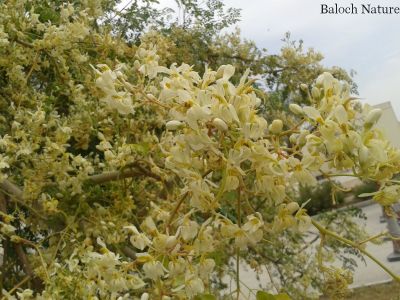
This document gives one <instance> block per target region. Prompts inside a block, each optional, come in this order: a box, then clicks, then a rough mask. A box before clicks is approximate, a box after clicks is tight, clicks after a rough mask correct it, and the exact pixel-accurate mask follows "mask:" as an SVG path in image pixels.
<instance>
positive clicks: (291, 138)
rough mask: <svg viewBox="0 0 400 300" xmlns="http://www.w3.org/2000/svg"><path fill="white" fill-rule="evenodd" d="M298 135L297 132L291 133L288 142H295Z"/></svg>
mask: <svg viewBox="0 0 400 300" xmlns="http://www.w3.org/2000/svg"><path fill="white" fill-rule="evenodd" d="M298 137H299V135H298V134H292V135H291V136H290V137H289V141H290V143H291V144H292V145H295V144H297V139H298Z"/></svg>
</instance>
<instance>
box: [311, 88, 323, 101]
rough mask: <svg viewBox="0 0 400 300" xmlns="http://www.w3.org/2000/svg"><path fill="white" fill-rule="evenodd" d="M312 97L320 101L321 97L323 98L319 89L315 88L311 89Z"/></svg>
mask: <svg viewBox="0 0 400 300" xmlns="http://www.w3.org/2000/svg"><path fill="white" fill-rule="evenodd" d="M311 96H312V97H313V98H314V99H319V97H320V96H321V93H320V92H319V89H318V88H316V87H315V86H314V87H313V88H312V89H311Z"/></svg>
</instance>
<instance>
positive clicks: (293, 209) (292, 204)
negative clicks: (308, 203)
mask: <svg viewBox="0 0 400 300" xmlns="http://www.w3.org/2000/svg"><path fill="white" fill-rule="evenodd" d="M299 208H300V206H299V204H298V203H297V202H290V203H288V204H287V205H286V209H287V211H288V212H289V213H290V214H293V213H295V212H296V211H298V210H299Z"/></svg>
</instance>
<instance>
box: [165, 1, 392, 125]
mask: <svg viewBox="0 0 400 300" xmlns="http://www.w3.org/2000/svg"><path fill="white" fill-rule="evenodd" d="M223 2H224V3H225V4H226V6H227V7H236V8H241V9H242V12H241V21H240V22H239V23H238V24H236V25H235V26H238V27H239V28H240V29H241V32H242V36H243V38H246V39H250V40H253V41H255V42H256V44H257V46H258V47H260V48H266V49H268V52H269V53H277V52H278V51H279V49H280V48H281V47H282V42H281V39H282V38H283V36H284V34H285V32H287V31H290V32H291V35H292V38H293V39H295V40H299V39H302V40H303V41H304V45H305V47H313V48H314V49H316V50H318V51H320V52H322V53H323V54H324V56H325V59H324V60H323V63H324V64H325V65H326V66H328V67H331V66H340V67H342V68H345V69H346V70H348V71H349V70H355V71H356V72H357V75H356V76H355V78H354V79H355V81H356V83H357V84H358V87H359V88H358V91H359V95H360V97H361V98H363V100H362V101H365V102H367V103H370V104H378V103H381V102H386V101H390V102H391V103H392V105H393V107H394V109H395V112H396V114H397V116H398V119H399V120H400V95H399V92H398V90H399V88H400V14H399V15H365V14H364V15H362V14H358V15H321V14H320V12H321V4H328V5H333V4H334V3H337V4H338V5H341V6H345V5H349V3H354V5H355V6H356V7H359V6H360V5H361V4H368V3H370V4H371V5H381V6H396V5H398V6H400V1H396V0H380V1H377V0H368V1H367V0H365V1H360V0H353V1H348V0H336V1H332V0H247V1H244V0H223ZM160 5H161V6H168V7H176V2H175V1H174V0H160ZM233 29H234V28H232V30H233Z"/></svg>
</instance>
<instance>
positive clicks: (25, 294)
mask: <svg viewBox="0 0 400 300" xmlns="http://www.w3.org/2000/svg"><path fill="white" fill-rule="evenodd" d="M17 295H18V299H19V300H26V299H31V298H32V296H33V291H32V290H30V289H25V290H23V291H22V292H21V293H20V292H17Z"/></svg>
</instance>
